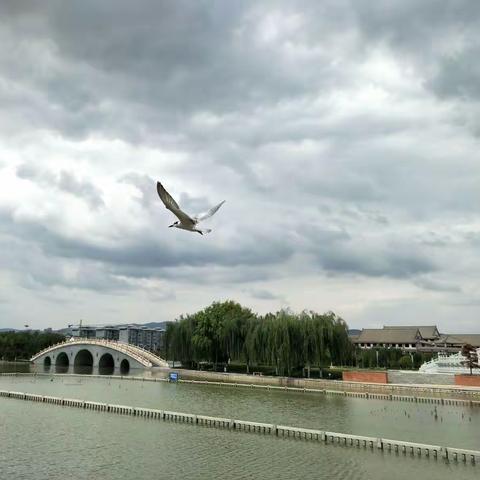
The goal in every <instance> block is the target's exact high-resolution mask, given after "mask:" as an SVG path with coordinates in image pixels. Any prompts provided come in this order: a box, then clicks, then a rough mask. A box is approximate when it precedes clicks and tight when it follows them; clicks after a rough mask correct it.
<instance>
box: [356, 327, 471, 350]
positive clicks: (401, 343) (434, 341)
mask: <svg viewBox="0 0 480 480" xmlns="http://www.w3.org/2000/svg"><path fill="white" fill-rule="evenodd" d="M351 341H352V343H353V344H354V345H356V346H357V347H359V348H361V349H369V348H399V349H402V350H405V351H410V352H411V351H418V352H458V351H459V350H460V349H461V348H462V346H463V345H465V344H467V343H469V344H471V345H473V346H474V347H477V348H478V347H480V334H441V333H440V332H439V331H438V328H437V327H436V326H435V325H427V326H384V327H383V328H364V329H363V330H362V331H361V332H360V334H359V335H354V336H353V335H352V336H351Z"/></svg>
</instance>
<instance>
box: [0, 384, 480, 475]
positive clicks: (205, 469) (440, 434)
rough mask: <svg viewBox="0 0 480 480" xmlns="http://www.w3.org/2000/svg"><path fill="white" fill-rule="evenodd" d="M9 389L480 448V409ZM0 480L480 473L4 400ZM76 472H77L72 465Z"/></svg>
mask: <svg viewBox="0 0 480 480" xmlns="http://www.w3.org/2000/svg"><path fill="white" fill-rule="evenodd" d="M0 389H3V390H17V391H23V392H32V393H39V394H47V395H54V396H64V397H70V398H80V399H87V400H97V401H104V402H110V403H119V404H125V405H133V406H146V407H154V408H161V409H170V410H177V411H184V412H190V413H199V414H201V413H203V414H209V415H215V416H226V417H229V418H232V417H233V418H238V419H243V420H258V421H264V422H272V423H277V424H284V425H297V426H306V427H313V428H322V429H326V430H332V431H337V432H348V433H355V434H365V435H371V436H382V437H386V438H393V439H403V440H411V441H421V442H425V443H435V444H444V445H450V446H456V447H465V448H472V449H479V448H480V409H478V407H476V408H468V407H453V406H437V412H438V417H437V420H435V418H434V415H433V410H434V408H435V407H434V406H433V405H428V404H410V403H404V402H387V401H379V400H366V399H358V398H349V397H329V396H324V395H321V394H311V393H297V392H284V391H268V390H259V389H253V388H244V387H230V386H228V387H227V386H205V385H190V384H169V383H165V382H147V381H145V382H141V381H140V382H139V381H131V380H121V379H109V378H93V377H90V378H89V377H74V376H72V377H69V376H45V377H43V376H42V377H32V376H20V377H0ZM0 468H1V473H2V474H1V475H0V478H1V479H2V480H3V478H5V479H7V478H9V479H10V478H13V479H16V478H25V479H28V478H45V479H47V478H48V479H63V478H66V477H68V478H74V479H77V478H78V479H83V478H85V479H87V478H88V479H97V478H98V479H103V478H105V479H110V478H112V479H114V478H115V479H137V478H138V479H147V478H192V479H208V478H222V479H230V478H232V479H233V478H272V479H273V478H277V479H278V478H294V477H299V476H300V477H302V478H331V479H349V478H351V479H367V478H368V479H372V480H376V479H384V478H390V479H397V478H398V479H400V478H409V477H412V476H414V475H415V476H421V477H422V478H423V479H429V478H432V479H436V480H442V479H447V478H448V479H452V478H455V479H463V478H465V479H466V478H470V479H471V478H480V466H471V465H463V464H458V465H456V464H445V463H444V461H443V460H438V461H436V460H434V459H427V458H425V457H422V458H417V457H409V456H408V457H406V458H405V457H403V455H396V454H395V453H393V454H392V453H387V452H385V453H381V452H378V451H376V450H375V451H373V452H371V451H369V450H364V449H355V448H346V447H341V446H334V445H323V444H321V443H317V442H308V441H299V440H290V439H283V438H275V437H272V436H268V435H267V436H264V435H260V434H247V433H244V432H231V431H228V430H221V429H214V428H201V427H194V426H191V425H185V424H176V423H169V422H161V421H158V420H148V419H142V418H135V417H124V416H118V415H112V414H106V413H100V412H93V411H89V410H78V409H75V408H68V407H59V406H54V405H48V404H36V403H33V402H25V401H21V400H14V399H4V398H0ZM66 472H68V474H67V473H66Z"/></svg>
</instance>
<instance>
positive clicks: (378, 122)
mask: <svg viewBox="0 0 480 480" xmlns="http://www.w3.org/2000/svg"><path fill="white" fill-rule="evenodd" d="M479 19H480V2H478V1H476V0H471V1H466V0H465V1H463V0H456V1H430V0H423V1H421V2H418V1H416V0H402V1H396V2H395V1H387V0H385V1H375V2H372V1H371V0H355V1H354V0H351V1H347V0H332V1H322V2H319V1H315V0H313V1H292V0H288V1H284V2H282V1H271V2H270V1H262V2H257V1H236V2H230V1H226V0H223V1H215V0H213V1H212V0H211V1H181V0H180V1H179V0H176V1H159V0H155V1H154V0H151V1H150V0H146V1H141V2H132V1H126V0H125V1H119V0H110V1H102V2H98V1H97V0H82V1H81V2H64V1H61V0H58V1H45V2H38V1H33V0H32V1H24V0H3V1H2V2H1V3H0V44H1V45H2V48H1V49H0V106H1V108H0V186H1V188H0V251H1V255H0V327H17V328H21V327H22V326H23V325H24V324H29V325H30V326H31V327H34V328H43V327H54V328H56V327H65V326H66V325H67V324H69V323H76V322H78V321H79V320H80V319H82V320H83V321H84V323H96V324H104V323H110V322H115V323H124V322H148V321H162V320H171V319H174V318H175V317H177V316H178V315H180V314H182V313H188V312H192V311H195V310H197V309H200V308H202V307H204V306H206V305H208V304H210V303H211V302H212V301H215V300H224V299H235V300H237V301H239V302H241V303H242V304H244V305H246V306H249V307H251V308H252V309H254V310H255V311H257V312H259V313H265V312H267V311H275V310H278V309H280V308H283V307H290V308H291V309H293V310H296V311H298V310H302V309H304V308H307V309H314V310H316V311H319V312H324V311H328V310H333V311H334V312H336V313H337V314H339V315H341V316H342V317H343V318H345V320H346V321H347V322H348V324H349V325H350V326H351V327H352V328H355V327H356V328H358V327H375V326H382V325H384V324H437V325H438V326H439V328H440V330H441V331H444V332H480V321H479V320H480V318H479V313H480V286H479V285H480V283H479V278H480V274H479V271H480V257H479V254H480V213H479V212H480V156H479V151H480V142H479V135H480V120H479V118H480V116H479V114H480V69H479V65H478V58H479V55H480V20H479ZM157 179H158V180H161V181H162V183H163V184H164V185H165V186H166V188H167V189H168V190H169V191H170V193H171V194H172V195H173V196H174V197H175V198H176V199H177V200H178V202H179V203H180V205H181V206H182V207H184V209H185V210H186V211H188V212H191V213H196V212H200V211H202V210H205V209H206V208H208V207H209V206H210V205H212V204H214V203H217V202H219V201H220V200H223V199H225V200H226V204H225V205H224V206H223V207H222V209H221V210H220V211H219V212H218V213H217V214H216V216H215V217H214V218H212V219H211V220H210V221H209V225H208V227H210V228H212V229H213V232H212V233H211V234H210V235H208V236H204V237H202V236H200V235H196V234H195V235H194V234H190V233H188V232H184V231H181V230H174V229H168V228H167V226H168V225H169V224H170V223H172V220H173V217H172V215H171V214H170V212H168V211H167V210H165V208H164V207H163V205H162V204H161V203H160V201H159V199H158V197H157V194H156V190H155V182H156V180H157Z"/></svg>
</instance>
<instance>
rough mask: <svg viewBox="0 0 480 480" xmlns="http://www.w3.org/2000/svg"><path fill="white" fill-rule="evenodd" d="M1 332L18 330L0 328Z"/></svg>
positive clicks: (15, 330)
mask: <svg viewBox="0 0 480 480" xmlns="http://www.w3.org/2000/svg"><path fill="white" fill-rule="evenodd" d="M0 332H18V330H17V329H15V328H0Z"/></svg>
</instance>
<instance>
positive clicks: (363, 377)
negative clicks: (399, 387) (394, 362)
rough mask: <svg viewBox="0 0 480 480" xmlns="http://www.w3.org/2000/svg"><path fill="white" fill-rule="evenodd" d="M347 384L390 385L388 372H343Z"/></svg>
mask: <svg viewBox="0 0 480 480" xmlns="http://www.w3.org/2000/svg"><path fill="white" fill-rule="evenodd" d="M342 379H343V380H344V381H345V382H365V383H388V379H387V372H342Z"/></svg>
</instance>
